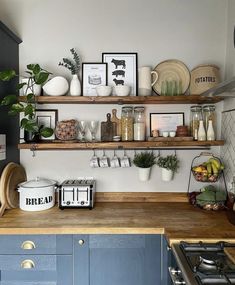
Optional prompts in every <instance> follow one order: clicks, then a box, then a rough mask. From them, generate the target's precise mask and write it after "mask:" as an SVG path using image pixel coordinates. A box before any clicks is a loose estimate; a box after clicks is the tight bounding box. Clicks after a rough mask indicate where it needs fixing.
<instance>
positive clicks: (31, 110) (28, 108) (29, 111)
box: [24, 104, 35, 116]
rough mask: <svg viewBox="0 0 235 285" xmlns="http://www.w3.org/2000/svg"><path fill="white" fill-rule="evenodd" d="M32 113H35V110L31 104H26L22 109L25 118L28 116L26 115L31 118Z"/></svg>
mask: <svg viewBox="0 0 235 285" xmlns="http://www.w3.org/2000/svg"><path fill="white" fill-rule="evenodd" d="M34 112H35V108H34V106H33V105H32V104H28V105H27V106H26V107H25V109H24V115H25V116H28V115H30V116H32V115H33V114H34Z"/></svg>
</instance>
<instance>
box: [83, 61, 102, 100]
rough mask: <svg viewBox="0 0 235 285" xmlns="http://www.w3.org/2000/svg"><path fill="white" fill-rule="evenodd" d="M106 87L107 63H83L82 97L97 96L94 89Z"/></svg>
mask: <svg viewBox="0 0 235 285" xmlns="http://www.w3.org/2000/svg"><path fill="white" fill-rule="evenodd" d="M101 85H107V63H100V62H84V63H83V64H82V93H83V96H97V93H96V87H97V86H101Z"/></svg>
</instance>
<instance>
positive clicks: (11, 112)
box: [8, 110, 19, 116]
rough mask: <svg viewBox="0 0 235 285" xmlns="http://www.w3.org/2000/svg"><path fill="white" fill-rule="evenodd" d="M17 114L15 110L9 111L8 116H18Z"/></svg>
mask: <svg viewBox="0 0 235 285" xmlns="http://www.w3.org/2000/svg"><path fill="white" fill-rule="evenodd" d="M18 114H19V113H18V112H17V111H16V110H10V111H8V115H10V116H15V115H18Z"/></svg>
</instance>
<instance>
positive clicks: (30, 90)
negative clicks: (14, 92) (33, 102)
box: [21, 78, 42, 96]
mask: <svg viewBox="0 0 235 285" xmlns="http://www.w3.org/2000/svg"><path fill="white" fill-rule="evenodd" d="M21 83H26V84H27V85H24V86H23V87H22V94H21V95H23V96H26V95H28V94H30V93H33V94H34V95H35V96H39V95H41V91H42V85H39V84H36V83H34V81H33V82H32V83H31V82H29V78H22V79H21ZM30 84H33V86H32V87H31V88H27V86H28V85H30Z"/></svg>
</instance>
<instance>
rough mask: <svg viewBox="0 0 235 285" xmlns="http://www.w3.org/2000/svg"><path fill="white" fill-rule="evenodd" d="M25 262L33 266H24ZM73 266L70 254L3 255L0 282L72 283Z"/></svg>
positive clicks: (29, 283) (51, 284) (47, 284)
mask: <svg viewBox="0 0 235 285" xmlns="http://www.w3.org/2000/svg"><path fill="white" fill-rule="evenodd" d="M24 262H29V263H30V264H33V267H32V268H23V263H24ZM72 268H73V264H72V256H69V255H58V256H56V255H1V256H0V284H1V285H3V284H9V285H14V284H28V285H31V284H41V285H54V284H58V285H62V284H66V285H67V284H69V285H72ZM65 281H66V282H65Z"/></svg>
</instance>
